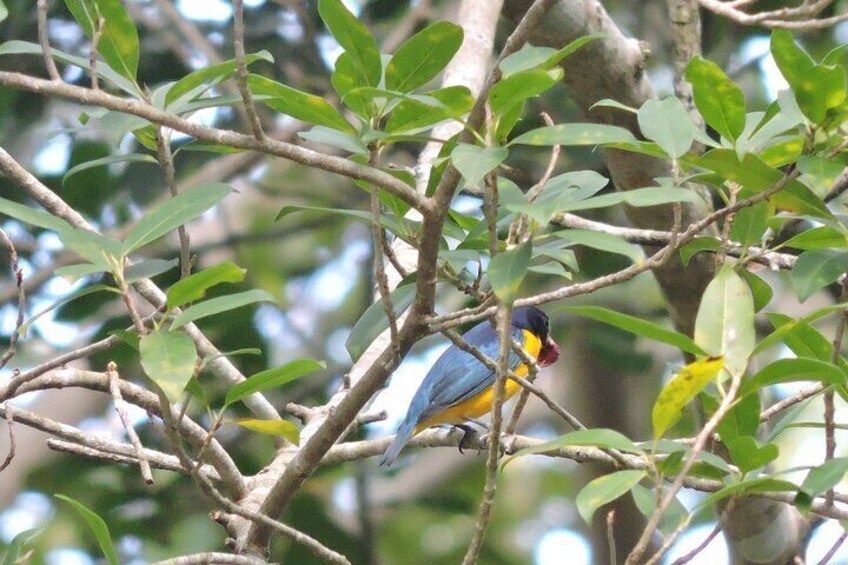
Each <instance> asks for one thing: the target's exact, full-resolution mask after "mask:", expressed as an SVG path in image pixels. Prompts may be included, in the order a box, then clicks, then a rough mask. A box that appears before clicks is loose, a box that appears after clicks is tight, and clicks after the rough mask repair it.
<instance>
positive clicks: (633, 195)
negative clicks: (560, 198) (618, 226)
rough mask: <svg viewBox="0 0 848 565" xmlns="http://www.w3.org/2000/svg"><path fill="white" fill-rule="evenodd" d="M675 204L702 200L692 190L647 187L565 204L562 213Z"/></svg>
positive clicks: (695, 202)
mask: <svg viewBox="0 0 848 565" xmlns="http://www.w3.org/2000/svg"><path fill="white" fill-rule="evenodd" d="M546 192H547V190H546ZM673 202H692V203H694V204H697V203H700V202H701V200H700V198H699V197H698V195H697V194H695V193H694V192H692V191H691V190H684V189H682V188H679V187H664V186H646V187H644V188H634V189H633V190H625V191H621V192H613V193H610V194H602V195H600V196H595V197H593V198H586V199H585V200H580V201H577V202H574V203H569V204H565V205H564V206H562V207H561V211H563V212H574V211H578V210H592V209H596V208H606V207H608V206H615V205H617V204H629V205H630V206H635V207H637V208H640V207H646V206H659V205H661V204H671V203H673Z"/></svg>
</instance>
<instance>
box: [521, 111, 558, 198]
mask: <svg viewBox="0 0 848 565" xmlns="http://www.w3.org/2000/svg"><path fill="white" fill-rule="evenodd" d="M541 117H542V121H543V122H545V125H547V126H553V125H554V120H553V118H551V116H550V114H548V113H547V112H542V113H541ZM561 150H562V147H561V146H560V145H559V144H555V145H553V146H552V147H551V156H550V157H549V158H548V166H547V167H545V171H544V172H543V173H542V176H541V177H540V178H539V180H538V181H537V182H536V184H534V185H533V186H531V187H530V190H528V191H527V200H528V201H529V202H533V201H535V200H536V199H537V198H539V196H540V195H541V194H542V192H543V191H544V190H545V186H546V185H547V184H548V181H549V180H551V176H552V175H553V174H554V171H555V170H556V164H557V161H558V160H559V154H560V151H561Z"/></svg>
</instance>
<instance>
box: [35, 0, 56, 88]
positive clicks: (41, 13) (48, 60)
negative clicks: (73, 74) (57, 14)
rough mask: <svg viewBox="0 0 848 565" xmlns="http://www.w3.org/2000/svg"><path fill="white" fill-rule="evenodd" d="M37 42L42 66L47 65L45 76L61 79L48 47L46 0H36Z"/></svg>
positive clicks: (51, 78) (51, 51)
mask: <svg viewBox="0 0 848 565" xmlns="http://www.w3.org/2000/svg"><path fill="white" fill-rule="evenodd" d="M38 43H39V45H41V55H42V57H44V66H45V67H47V76H49V77H50V80H55V81H58V82H61V81H62V77H61V76H60V75H59V70H58V69H57V68H56V61H54V60H53V50H52V49H50V35H49V33H48V29H47V0H38Z"/></svg>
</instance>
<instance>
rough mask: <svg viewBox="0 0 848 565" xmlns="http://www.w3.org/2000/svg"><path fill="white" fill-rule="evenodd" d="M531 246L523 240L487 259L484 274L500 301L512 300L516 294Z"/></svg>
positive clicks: (531, 249) (525, 269)
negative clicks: (487, 264) (489, 259)
mask: <svg viewBox="0 0 848 565" xmlns="http://www.w3.org/2000/svg"><path fill="white" fill-rule="evenodd" d="M532 253H533V246H532V245H531V243H530V242H529V241H527V242H524V243H522V244H520V245H517V246H516V247H513V248H512V249H508V250H507V251H504V252H503V253H498V254H497V255H495V256H494V257H492V260H491V261H489V267H488V269H487V271H486V275H487V276H488V278H489V284H490V285H491V286H492V290H493V291H494V293H495V295H496V296H497V297H498V298H499V299H500V300H501V301H502V302H507V303H509V302H512V301H513V300H515V297H516V296H517V295H518V289H519V287H520V286H521V281H523V280H524V275H525V274H526V273H527V267H529V266H530V258H531V256H532Z"/></svg>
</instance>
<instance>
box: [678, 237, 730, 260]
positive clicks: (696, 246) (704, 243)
mask: <svg viewBox="0 0 848 565" xmlns="http://www.w3.org/2000/svg"><path fill="white" fill-rule="evenodd" d="M719 249H721V241H719V240H718V239H716V238H714V237H696V238H694V239H693V240H692V241H690V242H689V243H687V244H686V245H684V246H683V247H681V248H680V259H681V260H682V261H683V265H684V266H687V265H689V261H691V260H692V257H694V256H695V255H696V254H698V253H700V252H702V251H718V250H719Z"/></svg>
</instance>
